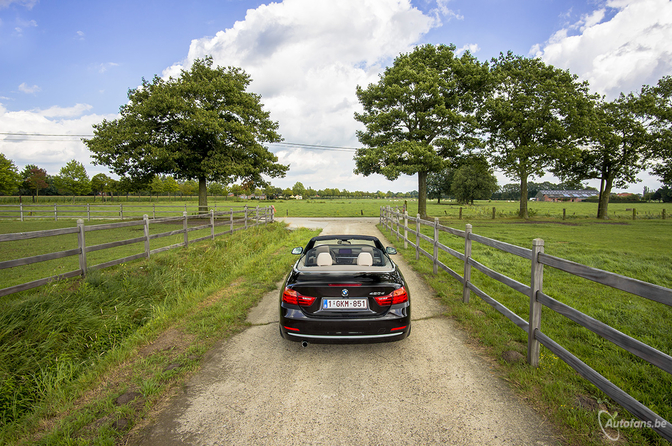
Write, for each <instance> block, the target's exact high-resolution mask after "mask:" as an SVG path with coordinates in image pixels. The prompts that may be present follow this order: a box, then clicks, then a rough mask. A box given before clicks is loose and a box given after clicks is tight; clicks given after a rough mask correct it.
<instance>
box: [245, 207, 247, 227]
mask: <svg viewBox="0 0 672 446" xmlns="http://www.w3.org/2000/svg"><path fill="white" fill-rule="evenodd" d="M245 229H247V205H245Z"/></svg>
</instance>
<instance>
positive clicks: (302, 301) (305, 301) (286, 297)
mask: <svg viewBox="0 0 672 446" xmlns="http://www.w3.org/2000/svg"><path fill="white" fill-rule="evenodd" d="M282 301H283V302H287V303H288V304H292V305H300V306H302V307H309V306H311V305H312V304H313V302H315V298H314V297H310V296H304V295H302V294H299V293H298V292H297V291H294V290H293V289H291V288H285V291H283V293H282Z"/></svg>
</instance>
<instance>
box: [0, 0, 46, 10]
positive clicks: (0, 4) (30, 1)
mask: <svg viewBox="0 0 672 446" xmlns="http://www.w3.org/2000/svg"><path fill="white" fill-rule="evenodd" d="M37 2H38V0H0V9H3V8H7V7H9V5H11V4H12V3H16V4H19V5H22V6H25V7H26V8H28V9H33V6H35V4H36V3H37Z"/></svg>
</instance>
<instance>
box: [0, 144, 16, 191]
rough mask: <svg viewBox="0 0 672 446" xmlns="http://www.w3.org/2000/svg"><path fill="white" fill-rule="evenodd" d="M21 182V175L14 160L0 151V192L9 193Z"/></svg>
mask: <svg viewBox="0 0 672 446" xmlns="http://www.w3.org/2000/svg"><path fill="white" fill-rule="evenodd" d="M20 183H21V176H20V175H19V172H18V170H17V168H16V164H14V161H12V160H10V159H8V158H7V157H5V154H4V153H0V193H1V194H11V193H12V192H14V191H15V190H16V189H17V188H18V187H19V184H20Z"/></svg>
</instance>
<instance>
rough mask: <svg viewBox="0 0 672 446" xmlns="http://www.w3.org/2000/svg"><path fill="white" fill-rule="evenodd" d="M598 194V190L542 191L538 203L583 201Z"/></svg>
mask: <svg viewBox="0 0 672 446" xmlns="http://www.w3.org/2000/svg"><path fill="white" fill-rule="evenodd" d="M597 194H598V192H597V191H596V190H540V191H539V192H538V193H537V196H536V198H537V201H583V200H585V199H586V198H589V197H594V196H596V195H597Z"/></svg>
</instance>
